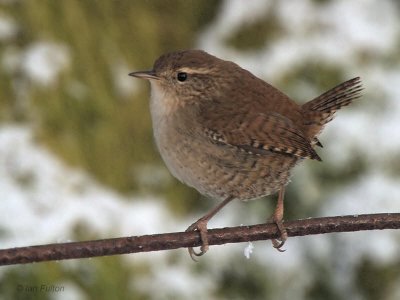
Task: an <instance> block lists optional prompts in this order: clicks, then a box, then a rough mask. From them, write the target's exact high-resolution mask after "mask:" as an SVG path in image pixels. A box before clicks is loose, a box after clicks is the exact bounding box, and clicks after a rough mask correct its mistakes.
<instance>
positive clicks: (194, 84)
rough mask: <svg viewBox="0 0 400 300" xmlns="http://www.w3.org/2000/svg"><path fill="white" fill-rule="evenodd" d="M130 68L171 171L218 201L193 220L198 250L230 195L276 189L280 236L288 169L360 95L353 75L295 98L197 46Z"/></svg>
mask: <svg viewBox="0 0 400 300" xmlns="http://www.w3.org/2000/svg"><path fill="white" fill-rule="evenodd" d="M129 75H131V76H134V77H139V78H143V79H148V80H149V81H150V83H151V101H150V110H151V116H152V123H153V130H154V136H155V141H156V144H157V146H158V149H159V151H160V153H161V156H162V158H163V160H164V162H165V163H166V165H167V167H168V169H169V170H170V172H171V173H172V174H173V175H174V176H175V177H176V178H178V179H179V180H180V181H182V182H184V183H185V184H187V185H189V186H191V187H194V188H195V189H197V190H198V191H199V192H200V193H201V194H204V195H207V196H210V197H212V198H215V199H218V200H220V201H221V202H220V203H219V204H218V205H217V206H216V207H214V208H213V209H212V210H210V211H209V212H208V213H207V214H206V215H204V216H203V217H202V218H200V219H199V220H198V221H196V222H195V223H193V224H192V225H191V226H189V228H188V229H187V231H198V232H199V233H200V237H201V240H202V246H201V248H200V252H198V253H197V252H195V251H194V250H193V248H189V253H190V256H191V257H192V258H193V255H196V256H200V255H203V254H204V253H205V252H206V251H207V250H208V239H207V223H208V221H209V220H210V219H211V218H212V217H213V216H214V215H215V214H216V213H217V212H218V211H219V210H220V209H222V208H223V207H224V206H225V205H226V204H227V203H229V202H230V201H232V200H234V199H238V200H250V199H255V198H260V197H262V196H267V195H270V194H272V193H275V192H278V202H277V205H276V209H275V211H274V213H273V215H272V217H271V218H270V220H271V221H272V222H273V223H275V224H276V225H277V227H278V229H279V231H280V238H279V240H280V241H278V240H273V245H274V247H275V248H277V249H278V250H280V251H282V250H281V247H282V246H283V244H284V243H285V241H286V239H287V232H286V230H285V228H284V226H283V222H282V220H283V198H284V192H285V186H286V185H287V183H288V181H289V177H290V171H291V169H292V168H293V167H294V166H295V165H296V163H298V162H299V161H302V160H303V159H305V158H309V159H314V160H318V161H320V160H321V158H320V157H319V156H318V154H317V153H316V151H315V149H314V147H315V146H316V145H317V146H322V145H321V143H320V142H319V141H318V139H317V136H318V135H319V133H320V132H321V130H322V129H323V127H324V125H325V124H326V123H328V122H329V121H331V120H332V118H333V117H334V115H335V112H336V111H337V110H338V109H340V108H341V107H343V106H346V105H349V104H350V103H351V102H352V101H353V100H354V99H356V98H358V97H360V91H361V90H362V87H361V81H360V78H359V77H356V78H353V79H350V80H348V81H346V82H344V83H342V84H340V85H338V86H336V87H334V88H333V89H331V90H329V91H327V92H325V93H324V94H322V95H321V96H319V97H317V98H315V99H313V100H311V101H309V102H307V103H305V104H303V105H299V104H296V103H295V102H294V101H292V100H291V99H290V98H289V97H288V96H286V95H285V94H284V93H282V92H281V91H279V90H278V89H276V88H274V87H273V86H271V85H270V84H268V83H266V82H265V81H263V80H261V79H259V78H257V77H256V76H254V75H253V74H251V73H250V72H249V71H247V70H244V69H242V68H241V67H239V66H238V65H237V64H235V63H233V62H230V61H225V60H222V59H219V58H217V57H215V56H212V55H210V54H208V53H206V52H204V51H200V50H186V51H179V52H173V53H168V54H165V55H162V56H161V57H160V58H158V59H157V61H156V62H155V64H154V67H153V69H152V70H151V71H141V72H133V73H130V74H129Z"/></svg>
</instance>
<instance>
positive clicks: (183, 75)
mask: <svg viewBox="0 0 400 300" xmlns="http://www.w3.org/2000/svg"><path fill="white" fill-rule="evenodd" d="M187 77H188V76H187V73H185V72H179V73H178V75H176V78H177V79H178V81H180V82H183V81H185V80H186V79H187Z"/></svg>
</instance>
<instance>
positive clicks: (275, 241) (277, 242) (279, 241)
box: [268, 216, 288, 252]
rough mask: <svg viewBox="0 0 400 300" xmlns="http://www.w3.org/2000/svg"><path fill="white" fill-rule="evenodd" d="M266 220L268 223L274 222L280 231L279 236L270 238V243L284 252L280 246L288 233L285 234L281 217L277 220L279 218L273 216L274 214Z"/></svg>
mask: <svg viewBox="0 0 400 300" xmlns="http://www.w3.org/2000/svg"><path fill="white" fill-rule="evenodd" d="M268 221H269V223H274V224H275V225H276V227H278V231H279V233H280V237H279V238H278V239H272V240H271V241H272V245H273V246H274V248H275V249H276V250H278V251H279V252H285V251H286V250H285V249H282V247H283V245H284V244H285V242H286V240H287V238H288V234H287V231H286V228H285V227H284V226H283V222H282V219H281V220H279V219H277V218H275V216H272V217H271V218H270V219H269V220H268Z"/></svg>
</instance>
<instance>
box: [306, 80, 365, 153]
mask: <svg viewBox="0 0 400 300" xmlns="http://www.w3.org/2000/svg"><path fill="white" fill-rule="evenodd" d="M361 91H362V85H361V79H360V77H356V78H353V79H350V80H348V81H345V82H343V83H341V84H339V85H338V86H336V87H334V88H333V89H330V90H329V91H327V92H325V93H323V94H322V95H320V96H318V97H317V98H315V99H313V100H311V101H309V102H307V103H305V104H303V105H302V106H301V108H302V111H303V116H304V125H306V127H307V135H308V136H309V138H310V139H313V140H314V142H315V143H316V144H317V145H318V144H319V145H320V143H319V141H318V140H317V139H316V137H317V135H318V134H319V132H320V131H321V130H322V128H323V127H324V125H325V124H326V123H328V122H329V121H331V120H332V119H333V118H334V116H335V112H336V111H337V110H339V109H340V108H342V107H343V106H346V105H349V104H350V103H351V102H352V101H353V100H354V99H357V98H359V97H360V96H361ZM320 146H322V145H320Z"/></svg>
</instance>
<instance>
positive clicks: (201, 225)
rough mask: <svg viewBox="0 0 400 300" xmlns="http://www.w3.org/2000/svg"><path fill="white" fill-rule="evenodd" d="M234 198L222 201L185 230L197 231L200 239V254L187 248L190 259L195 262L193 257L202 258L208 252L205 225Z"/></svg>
mask: <svg viewBox="0 0 400 300" xmlns="http://www.w3.org/2000/svg"><path fill="white" fill-rule="evenodd" d="M233 199H234V198H233V197H228V198H226V199H225V200H224V201H222V202H221V203H220V204H218V205H217V206H216V207H214V208H213V209H211V210H210V211H209V212H208V213H207V214H206V215H204V216H203V217H201V218H200V219H198V220H197V221H196V222H194V223H193V224H192V225H190V226H189V227H188V229H186V232H188V231H198V232H199V233H200V239H201V243H202V245H201V247H200V252H196V251H194V249H193V247H189V248H188V250H189V255H190V257H191V258H192V259H193V260H194V261H196V259H195V258H194V256H202V255H203V254H204V253H206V252H207V250H208V237H207V223H208V221H209V220H210V219H211V218H212V217H214V216H215V214H216V213H218V212H219V211H220V210H221V209H222V208H223V207H224V206H225V205H227V204H228V203H229V202H231V201H232V200H233Z"/></svg>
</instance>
